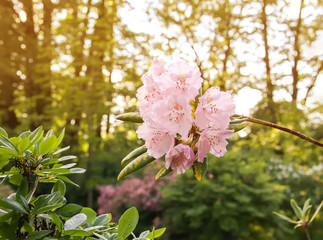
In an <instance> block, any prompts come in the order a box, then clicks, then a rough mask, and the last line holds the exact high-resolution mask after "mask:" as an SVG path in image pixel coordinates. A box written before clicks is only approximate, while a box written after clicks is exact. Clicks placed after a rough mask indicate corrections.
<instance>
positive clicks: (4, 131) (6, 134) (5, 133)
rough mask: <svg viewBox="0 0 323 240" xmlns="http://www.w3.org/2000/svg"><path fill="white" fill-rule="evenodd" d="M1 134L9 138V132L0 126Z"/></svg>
mask: <svg viewBox="0 0 323 240" xmlns="http://www.w3.org/2000/svg"><path fill="white" fill-rule="evenodd" d="M0 134H1V135H3V136H5V137H6V138H8V133H7V132H6V130H4V129H3V128H2V127H0Z"/></svg>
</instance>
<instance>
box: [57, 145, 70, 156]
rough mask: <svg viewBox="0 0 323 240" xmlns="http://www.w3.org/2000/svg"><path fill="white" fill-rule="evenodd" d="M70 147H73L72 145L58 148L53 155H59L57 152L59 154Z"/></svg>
mask: <svg viewBox="0 0 323 240" xmlns="http://www.w3.org/2000/svg"><path fill="white" fill-rule="evenodd" d="M70 148H71V147H70V146H67V147H63V148H60V149H58V150H57V151H56V152H54V153H53V155H57V154H59V153H61V152H64V151H67V150H69V149H70Z"/></svg>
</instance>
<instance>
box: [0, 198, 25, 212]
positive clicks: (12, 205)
mask: <svg viewBox="0 0 323 240" xmlns="http://www.w3.org/2000/svg"><path fill="white" fill-rule="evenodd" d="M0 207H2V208H5V209H10V210H14V211H18V212H21V213H23V214H28V212H27V210H26V209H25V208H24V207H23V206H21V205H20V204H19V203H18V202H16V201H15V200H12V199H0Z"/></svg>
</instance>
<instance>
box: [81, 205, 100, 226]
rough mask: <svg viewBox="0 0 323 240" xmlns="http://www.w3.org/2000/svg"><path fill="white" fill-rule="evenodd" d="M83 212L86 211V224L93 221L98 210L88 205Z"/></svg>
mask: <svg viewBox="0 0 323 240" xmlns="http://www.w3.org/2000/svg"><path fill="white" fill-rule="evenodd" d="M81 213H84V214H85V215H86V217H87V220H86V222H85V224H86V223H88V222H92V221H93V220H94V219H95V218H96V216H97V214H96V212H95V211H94V210H93V209H92V208H88V207H83V208H82V210H81Z"/></svg>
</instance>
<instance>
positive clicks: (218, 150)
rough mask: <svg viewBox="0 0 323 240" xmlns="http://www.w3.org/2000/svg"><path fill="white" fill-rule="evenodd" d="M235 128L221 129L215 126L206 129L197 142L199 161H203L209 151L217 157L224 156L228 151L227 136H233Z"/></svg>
mask: <svg viewBox="0 0 323 240" xmlns="http://www.w3.org/2000/svg"><path fill="white" fill-rule="evenodd" d="M232 134H233V130H221V129H214V128H207V129H205V130H204V131H203V132H202V133H201V135H200V138H199V140H198V142H197V144H196V147H197V148H198V151H197V155H198V159H197V161H198V162H201V163H202V162H203V161H204V158H205V157H206V156H207V154H208V153H211V154H213V155H214V156H216V157H222V156H223V155H224V154H225V153H226V152H227V149H226V146H227V145H228V142H227V141H226V138H229V137H231V136H232Z"/></svg>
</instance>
